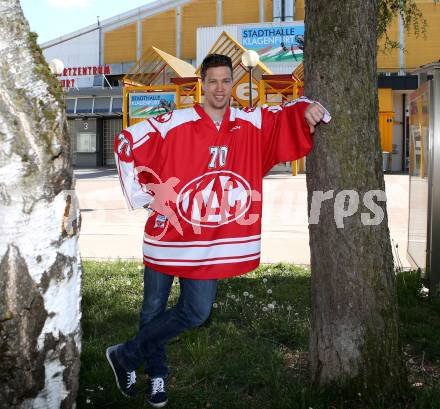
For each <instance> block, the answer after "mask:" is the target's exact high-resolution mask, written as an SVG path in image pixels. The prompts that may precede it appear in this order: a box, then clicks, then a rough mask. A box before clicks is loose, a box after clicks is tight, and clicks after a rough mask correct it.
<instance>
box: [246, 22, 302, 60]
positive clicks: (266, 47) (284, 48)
mask: <svg viewBox="0 0 440 409" xmlns="http://www.w3.org/2000/svg"><path fill="white" fill-rule="evenodd" d="M241 43H242V45H243V47H245V48H247V49H248V50H254V51H256V52H257V53H258V54H259V55H260V60H261V61H262V62H264V63H272V62H289V61H293V62H298V63H300V62H302V61H303V59H304V56H303V48H304V23H298V24H296V25H292V26H282V27H281V26H278V27H271V26H268V27H243V28H242V29H241Z"/></svg>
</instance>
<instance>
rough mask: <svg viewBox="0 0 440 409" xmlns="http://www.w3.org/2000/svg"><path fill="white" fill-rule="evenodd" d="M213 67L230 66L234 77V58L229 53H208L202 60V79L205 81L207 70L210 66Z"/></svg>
mask: <svg viewBox="0 0 440 409" xmlns="http://www.w3.org/2000/svg"><path fill="white" fill-rule="evenodd" d="M212 67H229V69H230V70H231V77H232V72H233V69H232V60H231V59H230V57H228V56H227V55H223V54H208V55H207V56H206V57H205V59H204V60H203V62H202V68H201V71H200V75H201V77H202V81H205V77H206V71H208V68H212Z"/></svg>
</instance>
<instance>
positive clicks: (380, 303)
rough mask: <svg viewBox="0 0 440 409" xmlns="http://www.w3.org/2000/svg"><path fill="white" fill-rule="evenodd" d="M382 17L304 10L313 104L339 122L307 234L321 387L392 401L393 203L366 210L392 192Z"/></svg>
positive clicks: (396, 368) (316, 182)
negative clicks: (379, 57) (386, 154)
mask: <svg viewBox="0 0 440 409" xmlns="http://www.w3.org/2000/svg"><path fill="white" fill-rule="evenodd" d="M376 14H377V2H376V1H372V0H333V1H330V2H329V1H326V0H308V1H307V2H306V17H305V27H306V32H305V61H304V65H305V87H306V89H305V94H306V95H307V96H308V97H310V98H312V99H315V100H318V101H320V102H321V103H322V104H323V105H324V106H325V107H326V108H327V109H328V110H329V111H330V113H331V115H332V121H331V122H330V124H328V125H321V126H319V127H318V129H317V132H316V134H315V146H314V148H313V151H312V153H311V154H310V156H309V157H308V158H307V189H308V208H309V212H312V213H313V212H314V211H315V222H316V209H317V206H316V204H317V203H318V201H317V200H316V199H317V198H318V197H319V193H317V192H320V191H321V192H323V194H324V193H325V192H327V195H326V197H327V198H328V199H327V200H324V201H323V202H322V205H321V208H320V212H319V222H318V223H315V224H312V223H310V224H309V232H310V249H311V269H312V284H311V285H312V331H311V339H310V364H311V376H312V380H313V382H314V383H315V384H316V385H318V386H330V385H339V386H341V387H343V388H350V389H352V391H353V392H355V393H362V394H365V393H366V394H369V396H374V397H377V398H380V399H387V398H389V397H392V396H398V395H399V394H400V392H401V390H402V388H403V387H404V386H405V382H406V374H405V366H404V364H403V360H402V355H401V348H400V343H399V327H398V325H399V324H398V312H397V299H396V289H395V277H394V266H393V257H392V250H391V245H390V236H389V230H388V219H387V213H386V203H385V201H380V199H379V197H380V194H379V195H378V196H377V197H376V196H373V201H374V203H376V204H377V205H378V206H379V208H376V211H375V212H372V211H371V210H369V208H367V207H366V205H365V203H366V202H367V201H368V200H367V198H368V195H369V194H368V193H367V192H371V191H384V190H385V185H384V177H383V170H382V155H381V147H380V141H379V131H378V102H377V85H376V84H377V73H376V44H377V42H376ZM344 191H350V192H344ZM338 193H339V196H338ZM366 193H367V196H365V194H366ZM373 193H374V192H373ZM376 193H377V192H376ZM357 198H358V199H359V204H358V205H357ZM314 201H315V203H313V202H314ZM350 206H351V210H349V209H350ZM318 207H319V206H318ZM369 207H370V209H371V208H372V207H371V205H370V206H369ZM354 208H356V209H357V211H356V212H354V213H353V211H352V210H353V209H354ZM380 209H382V212H383V220H382V222H380V223H379V224H377V225H374V223H373V224H370V225H369V224H368V220H369V219H371V218H373V217H374V216H375V215H379V219H380V213H381V211H380ZM344 211H345V212H346V213H344ZM341 212H342V214H343V215H344V214H345V215H347V214H348V213H353V214H352V215H351V216H349V217H345V218H342V221H343V227H341V226H342V224H341ZM312 213H309V214H310V215H311V216H312ZM362 213H364V215H362ZM310 221H312V218H311V219H310ZM337 222H338V223H337ZM364 396H365V395H364Z"/></svg>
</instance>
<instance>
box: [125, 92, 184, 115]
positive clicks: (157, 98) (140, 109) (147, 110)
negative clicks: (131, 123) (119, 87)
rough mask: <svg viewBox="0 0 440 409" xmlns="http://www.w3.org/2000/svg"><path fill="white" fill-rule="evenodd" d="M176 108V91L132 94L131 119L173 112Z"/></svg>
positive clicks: (130, 99) (130, 100) (130, 101)
mask: <svg viewBox="0 0 440 409" xmlns="http://www.w3.org/2000/svg"><path fill="white" fill-rule="evenodd" d="M174 109H176V94H175V93H174V92H167V93H162V92H149V93H142V94H141V93H139V94H130V98H129V116H130V119H135V118H138V119H143V118H148V117H150V116H156V115H161V114H165V113H166V112H171V111H173V110H174Z"/></svg>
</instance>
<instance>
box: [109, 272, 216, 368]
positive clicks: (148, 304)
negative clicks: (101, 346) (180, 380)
mask: <svg viewBox="0 0 440 409" xmlns="http://www.w3.org/2000/svg"><path fill="white" fill-rule="evenodd" d="M173 280H174V276H171V275H167V274H163V273H160V272H157V271H155V270H153V269H151V268H150V267H147V266H146V267H145V270H144V301H143V303H142V309H141V313H140V325H139V333H138V334H137V335H136V336H135V337H134V338H133V339H131V340H130V341H128V342H126V343H124V344H122V345H121V346H120V347H119V348H118V349H117V352H116V353H117V357H118V360H119V362H120V363H121V365H122V366H123V367H124V368H125V369H127V370H130V371H131V370H135V369H137V368H138V367H139V366H140V365H141V364H142V363H145V371H146V373H148V375H149V376H150V377H157V376H161V377H166V376H168V367H167V363H166V353H165V346H166V344H167V343H168V342H169V341H170V340H171V339H172V338H174V337H176V336H178V335H179V334H181V333H182V332H183V331H185V330H187V329H190V328H194V327H198V326H200V325H202V324H203V323H204V322H205V321H206V319H207V318H208V317H209V314H210V312H211V308H212V303H213V302H214V300H215V296H216V293H217V280H192V279H189V278H181V277H180V278H179V282H180V295H179V300H178V301H177V303H176V305H175V306H174V307H172V308H169V309H166V305H167V301H168V297H169V295H170V290H171V285H172V283H173Z"/></svg>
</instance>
